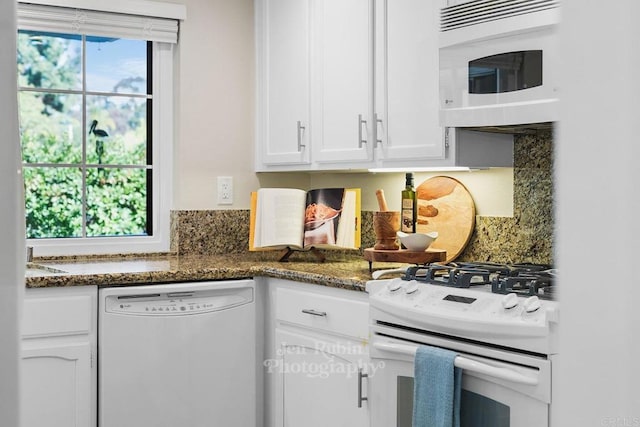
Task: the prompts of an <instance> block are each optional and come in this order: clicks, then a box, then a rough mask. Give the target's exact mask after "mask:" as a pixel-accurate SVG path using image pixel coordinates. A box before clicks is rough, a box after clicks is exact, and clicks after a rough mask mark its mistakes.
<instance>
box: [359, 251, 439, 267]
mask: <svg viewBox="0 0 640 427" xmlns="http://www.w3.org/2000/svg"><path fill="white" fill-rule="evenodd" d="M364 259H366V260H367V261H369V266H371V263H372V262H374V261H378V262H401V263H405V264H426V263H429V262H443V261H445V260H446V259H447V252H446V251H445V250H444V249H433V248H429V249H427V250H426V251H410V250H408V249H398V250H395V251H393V250H391V251H386V250H381V249H373V248H367V249H365V250H364Z"/></svg>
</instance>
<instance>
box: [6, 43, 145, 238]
mask: <svg viewBox="0 0 640 427" xmlns="http://www.w3.org/2000/svg"><path fill="white" fill-rule="evenodd" d="M96 40H98V41H96ZM118 43H121V44H120V45H118ZM124 43H125V41H120V40H118V39H115V40H113V39H111V40H108V39H96V38H94V40H93V43H89V41H87V43H86V46H90V45H92V48H93V49H94V53H93V54H92V55H93V56H92V57H91V58H92V60H93V58H96V59H95V62H96V64H97V65H96V67H98V66H100V65H101V63H99V58H100V55H103V56H104V58H107V56H108V55H111V56H109V58H111V57H112V56H113V54H114V52H115V54H116V55H117V54H118V49H120V51H123V46H129V45H135V43H138V45H137V46H138V47H142V48H143V49H144V52H145V54H144V55H143V56H142V59H143V62H144V65H145V66H146V65H147V64H146V49H147V44H146V42H144V41H137V42H133V41H126V43H128V44H124ZM87 50H89V47H87ZM82 52H83V41H82V38H80V37H79V36H78V37H75V36H68V35H53V34H42V33H40V34H39V33H34V32H20V33H19V35H18V85H19V87H20V88H21V90H20V96H19V109H20V128H21V144H22V158H23V175H24V181H25V199H26V228H27V237H28V238H53V237H94V236H96V237H97V236H127V235H146V234H147V229H148V218H147V217H148V212H149V210H148V206H147V203H148V198H147V191H148V185H149V174H150V170H148V169H147V109H148V106H149V105H150V102H151V100H150V99H147V97H146V95H145V94H144V93H143V94H142V96H140V93H137V91H138V89H139V86H140V82H141V81H142V83H143V85H144V87H145V89H146V69H143V70H142V71H141V73H144V74H143V75H142V76H138V75H130V74H129V75H126V76H123V77H122V78H120V79H119V80H118V81H117V82H115V84H113V87H112V88H111V89H110V90H109V92H108V93H102V92H104V89H100V90H98V91H99V92H100V93H95V92H94V93H91V92H89V93H86V92H83V76H87V72H85V73H83V72H82V63H83V61H82ZM87 61H88V59H87ZM103 62H105V61H103ZM87 69H90V66H89V65H87ZM93 78H94V79H96V77H95V76H93ZM87 90H88V91H89V90H90V89H89V88H87ZM136 95H137V96H136ZM93 120H96V121H97V125H96V126H95V128H94V129H93V130H92V129H91V128H90V126H91V123H92V122H93ZM83 158H84V161H83Z"/></svg>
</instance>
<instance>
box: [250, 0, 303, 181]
mask: <svg viewBox="0 0 640 427" xmlns="http://www.w3.org/2000/svg"><path fill="white" fill-rule="evenodd" d="M310 3H311V2H310V0H258V1H256V34H257V37H258V41H259V42H258V43H257V52H258V105H259V106H260V107H259V108H258V122H257V135H258V139H257V140H258V141H259V143H258V144H257V146H256V154H257V159H256V164H257V165H259V164H261V163H262V164H264V165H289V164H294V165H304V164H307V163H309V159H310V142H311V141H310V127H309V116H310V114H309V109H310V104H309V103H310V97H309V91H310V85H309V81H310V75H309V73H310V62H309V61H310V12H311V11H310ZM258 169H259V168H258Z"/></svg>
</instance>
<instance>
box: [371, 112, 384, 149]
mask: <svg viewBox="0 0 640 427" xmlns="http://www.w3.org/2000/svg"><path fill="white" fill-rule="evenodd" d="M373 120H374V121H375V123H376V127H375V141H376V144H375V146H374V148H375V147H377V146H378V144H380V145H382V138H378V125H379V124H380V125H382V119H379V118H378V113H374V114H373Z"/></svg>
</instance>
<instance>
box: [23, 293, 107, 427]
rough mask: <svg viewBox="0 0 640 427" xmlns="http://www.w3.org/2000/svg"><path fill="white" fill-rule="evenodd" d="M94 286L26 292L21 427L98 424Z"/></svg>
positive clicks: (70, 426) (71, 426)
mask: <svg viewBox="0 0 640 427" xmlns="http://www.w3.org/2000/svg"><path fill="white" fill-rule="evenodd" d="M96 295H97V288H96V287H95V286H82V287H73V288H45V289H27V290H26V292H25V300H24V310H23V319H22V343H21V346H22V361H21V389H20V393H21V422H22V424H21V425H22V427H43V426H47V427H92V426H95V425H96V403H97V399H96V396H97V394H96V391H97V388H96V381H97V369H96V363H95V355H96V351H97V339H96V326H97V322H96V318H97V317H96Z"/></svg>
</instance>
